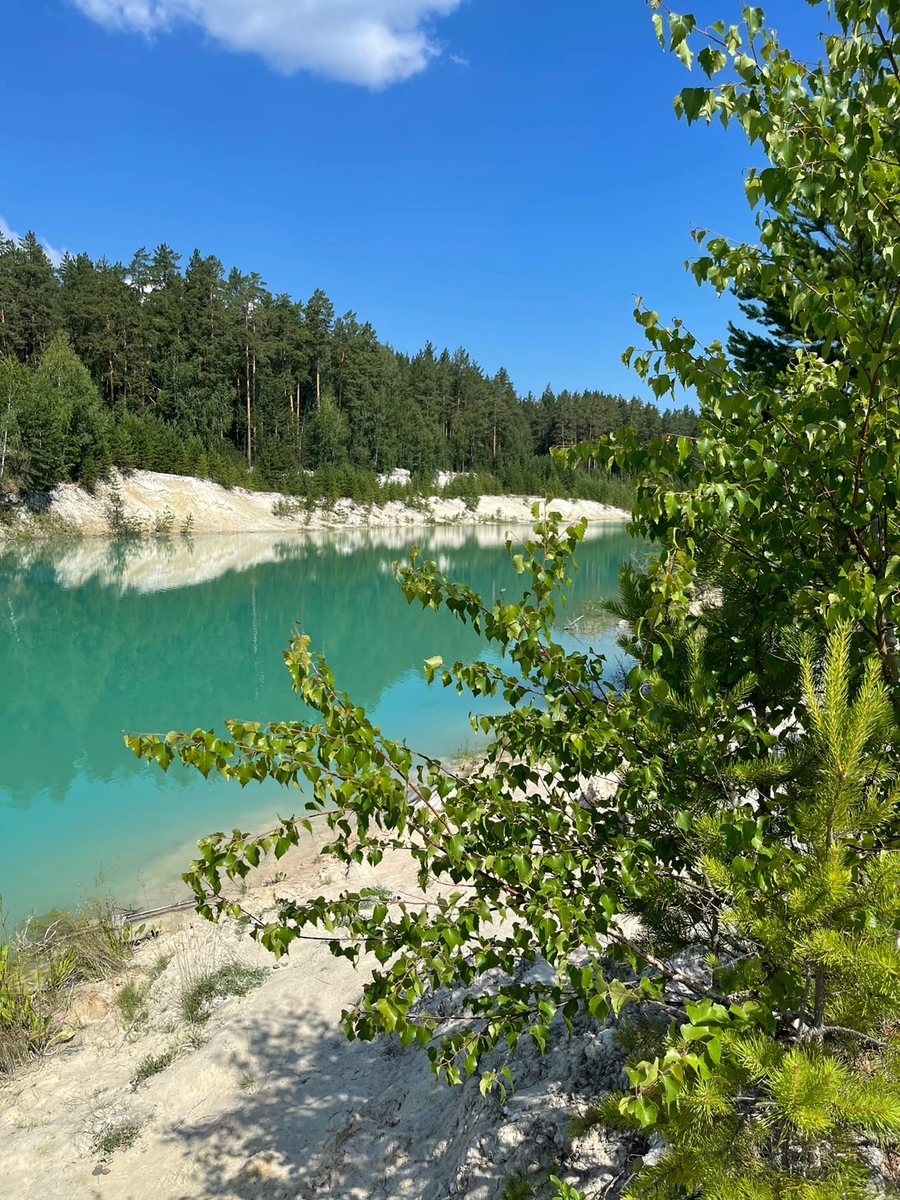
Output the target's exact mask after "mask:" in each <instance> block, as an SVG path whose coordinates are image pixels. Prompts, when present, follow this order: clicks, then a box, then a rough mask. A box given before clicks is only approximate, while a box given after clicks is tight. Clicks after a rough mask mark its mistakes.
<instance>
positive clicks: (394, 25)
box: [73, 0, 462, 88]
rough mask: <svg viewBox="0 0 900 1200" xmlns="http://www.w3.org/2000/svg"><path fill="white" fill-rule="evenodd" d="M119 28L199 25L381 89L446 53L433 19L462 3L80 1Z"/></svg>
mask: <svg viewBox="0 0 900 1200" xmlns="http://www.w3.org/2000/svg"><path fill="white" fill-rule="evenodd" d="M73 2H74V3H75V4H76V5H77V6H78V8H80V9H81V11H82V12H83V13H85V14H86V15H87V16H89V17H91V18H92V19H93V20H95V21H98V22H99V23H100V24H101V25H105V26H107V27H109V28H113V29H125V30H136V31H138V32H140V33H144V34H148V35H149V34H153V33H159V32H165V31H166V30H167V29H170V28H171V27H172V26H173V25H175V24H177V23H178V22H188V23H191V24H194V25H199V26H200V27H201V28H202V29H204V30H205V31H206V32H207V33H208V34H209V35H210V36H211V37H213V38H215V39H216V40H217V41H220V42H222V43H224V44H225V45H226V46H228V47H230V48H231V49H232V50H244V51H248V52H250V53H254V54H259V55H261V56H262V58H264V59H265V61H266V62H267V63H269V64H270V65H271V66H272V67H274V68H275V69H276V70H278V71H283V72H285V73H287V74H290V73H292V72H294V71H299V70H309V71H314V72H316V73H318V74H320V75H327V76H329V77H330V78H332V79H339V80H341V81H343V82H345V83H358V84H363V85H364V86H366V87H370V88H382V87H386V86H387V85H388V84H391V83H396V82H398V81H399V80H402V79H408V78H409V77H410V76H411V75H416V74H418V72H419V71H423V70H424V69H425V68H426V66H427V65H428V63H429V62H430V61H431V59H432V58H435V57H436V56H437V55H439V54H440V53H441V47H440V45H439V44H438V43H437V42H436V41H435V40H434V37H433V34H432V29H431V21H432V19H433V18H435V17H439V16H443V15H445V14H447V13H451V12H453V11H454V9H456V8H458V7H459V5H460V4H461V3H462V0H73Z"/></svg>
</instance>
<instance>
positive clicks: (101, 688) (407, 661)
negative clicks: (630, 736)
mask: <svg viewBox="0 0 900 1200" xmlns="http://www.w3.org/2000/svg"><path fill="white" fill-rule="evenodd" d="M505 532H506V531H505V529H504V528H502V527H494V526H453V527H446V526H444V527H429V528H422V529H410V528H402V529H397V530H346V531H329V532H328V533H305V534H296V535H288V536H285V535H281V534H278V535H275V534H242V535H234V534H228V535H216V536H205V537H194V538H191V539H189V540H184V539H181V538H173V539H171V540H164V541H143V542H127V541H118V542H106V541H102V540H93V539H90V540H84V541H81V542H67V543H38V542H33V543H28V544H21V545H7V546H3V547H0V654H2V660H0V661H2V663H3V674H2V694H0V723H2V729H3V738H2V741H0V822H2V843H0V893H2V897H3V909H4V911H5V914H6V917H7V920H9V921H11V922H13V923H15V922H18V921H19V920H21V919H23V918H24V917H25V916H26V915H27V914H28V913H29V912H30V911H36V912H38V913H43V912H46V911H48V910H49V909H51V908H53V907H55V906H66V907H68V906H73V905H75V904H77V903H78V902H79V901H80V900H83V899H85V898H87V897H89V896H91V895H95V894H97V893H100V892H102V893H104V894H110V893H111V894H113V895H115V896H116V898H117V899H118V900H119V901H121V902H122V903H130V904H134V905H136V906H138V907H150V906H152V905H154V904H157V903H160V902H165V901H167V900H169V899H171V898H172V897H173V896H174V895H175V894H176V891H178V894H179V895H180V894H181V890H180V889H181V888H182V887H183V885H179V883H178V880H179V875H180V872H181V871H182V870H183V869H185V866H186V864H187V862H188V861H189V859H190V858H191V857H192V855H193V850H194V843H195V842H196V840H197V839H198V838H199V837H202V836H204V835H205V834H207V833H209V832H211V831H212V830H214V829H230V828H232V827H233V826H234V825H241V826H242V827H244V828H248V829H254V828H259V827H261V826H262V825H263V824H265V823H266V822H267V821H269V820H271V818H272V816H273V815H274V814H275V813H276V812H278V811H279V810H280V811H281V812H282V813H283V814H285V815H287V814H289V813H290V812H292V811H294V808H295V807H296V805H297V800H298V799H299V797H298V794H297V793H296V792H285V791H284V790H283V789H280V788H278V787H277V786H276V785H273V784H263V785H261V786H255V785H251V787H250V788H247V789H246V790H241V789H240V788H239V787H238V786H237V785H235V784H228V783H226V782H225V781H223V780H221V779H210V780H208V781H205V780H203V779H202V777H201V776H200V775H199V774H197V773H196V772H192V771H188V770H187V769H186V768H183V767H181V766H180V765H178V764H176V765H173V767H172V768H171V769H170V771H169V773H168V775H163V774H162V773H161V772H160V771H159V770H157V769H156V768H153V767H151V766H150V765H149V764H147V763H144V762H139V761H138V760H137V759H135V758H134V757H133V755H132V754H131V753H130V752H129V751H128V750H126V749H125V746H124V745H123V742H122V733H123V731H129V732H151V731H153V732H165V731H167V730H169V729H193V728H196V727H197V726H202V727H204V728H210V727H213V726H220V727H221V725H222V721H223V719H224V718H226V717H237V718H243V719H252V720H262V721H267V720H282V719H302V716H303V714H304V709H303V706H302V705H301V704H300V703H299V701H298V700H297V699H296V697H295V696H294V695H293V693H292V692H291V690H290V684H289V678H288V674H287V671H286V669H285V667H284V663H283V661H282V658H281V651H282V650H283V649H284V647H285V646H286V644H287V641H288V638H289V635H290V631H291V628H292V626H293V625H294V624H295V623H296V624H297V625H299V626H300V627H301V628H302V629H303V631H304V632H306V633H308V634H309V635H310V636H311V638H312V643H313V646H314V647H315V648H317V649H320V650H322V651H324V653H325V654H326V656H327V658H328V661H329V665H330V666H331V668H332V670H333V671H334V674H335V677H336V681H337V684H338V687H340V688H341V689H343V690H345V691H348V692H349V693H350V694H351V696H352V697H353V698H354V700H356V701H357V702H358V703H361V704H364V705H365V706H366V707H367V709H368V710H369V711H370V713H371V714H372V716H373V718H374V720H376V721H377V722H378V723H379V724H381V726H382V727H383V729H384V732H385V734H386V735H387V736H390V737H396V738H406V740H407V741H408V742H409V743H410V745H412V746H416V747H418V748H420V749H422V750H425V751H427V752H428V753H431V754H437V755H452V754H453V753H455V752H457V751H459V750H461V749H464V748H466V747H474V745H475V738H474V734H473V733H472V729H471V726H470V724H469V721H468V713H469V711H470V710H471V709H472V708H473V707H474V705H473V702H472V699H471V697H466V696H462V697H460V696H458V695H457V694H456V692H455V691H454V690H452V689H446V690H445V689H444V688H441V687H439V686H438V687H430V688H429V687H428V686H427V685H426V684H425V682H424V678H423V674H422V663H423V660H424V659H426V658H429V657H431V656H432V655H435V654H441V655H443V657H444V659H445V660H448V661H455V660H456V659H464V660H469V661H470V660H472V659H474V658H475V657H477V656H478V655H479V646H480V645H481V643H480V642H479V639H478V638H477V637H476V636H475V635H474V634H473V633H472V631H471V630H469V629H467V628H464V627H463V626H461V625H460V624H459V623H458V622H456V621H455V620H454V619H453V618H452V617H450V616H449V615H448V614H446V613H443V612H441V613H434V612H430V611H429V612H423V611H422V610H421V608H420V607H419V606H418V605H416V607H414V608H413V607H410V606H408V605H407V603H406V601H405V600H404V598H403V595H402V593H401V591H400V588H399V586H398V585H397V583H396V582H395V580H394V578H393V576H392V573H391V563H392V562H393V561H394V560H395V559H397V558H404V557H405V556H406V554H407V552H408V547H409V546H410V545H411V544H412V543H414V542H415V543H417V544H419V545H420V546H421V547H422V549H423V551H424V552H425V554H426V557H429V558H433V559H435V560H436V561H437V562H438V564H439V566H440V567H441V569H442V570H443V571H445V572H446V573H447V574H449V575H451V576H452V577H454V578H456V579H459V580H460V581H462V582H465V583H467V584H469V585H470V586H471V587H474V588H475V589H476V590H478V591H480V592H481V593H482V595H483V596H484V597H485V598H486V599H488V600H493V599H494V597H496V595H497V594H498V593H499V592H500V590H501V589H504V588H506V589H508V591H509V594H510V596H515V595H516V593H517V589H518V587H519V586H520V581H519V579H518V577H517V576H516V575H515V572H514V571H513V569H512V566H511V564H510V562H509V559H508V557H507V555H506V552H505V549H504V545H503V541H504V535H505ZM527 532H528V531H527V530H521V531H519V533H520V535H521V536H527ZM633 548H634V543H633V541H632V540H631V538H630V537H629V536H628V534H627V533H626V532H625V527H624V525H619V524H612V525H602V524H596V525H593V526H591V527H590V528H589V531H588V537H587V540H586V541H585V542H584V544H583V545H582V547H581V548H580V550H579V553H578V555H577V561H578V567H579V569H578V571H577V573H576V586H575V592H574V595H573V597H572V601H571V602H570V604H569V606H568V607H567V608H566V609H564V610H563V613H562V616H561V621H562V622H563V623H568V622H571V621H572V619H573V617H575V616H577V614H578V612H579V611H580V605H582V604H583V603H584V602H585V601H593V600H596V599H598V598H599V597H602V596H610V595H613V594H615V591H616V574H617V570H618V567H619V564H620V563H621V562H622V561H623V560H624V559H626V558H627V557H628V556H629V555H630V554H631V553H632V551H633ZM576 628H582V626H577V627H576ZM560 636H561V639H562V640H563V641H565V642H567V643H571V644H573V645H574V644H575V642H576V641H577V642H578V643H579V644H580V645H582V646H583V645H585V644H591V645H593V646H594V647H595V648H596V649H597V650H599V651H601V652H605V653H607V654H609V655H612V656H615V654H616V651H615V647H614V635H613V632H612V630H611V629H609V628H606V629H602V628H601V629H600V630H598V631H597V632H596V633H595V634H594V636H593V637H590V636H586V635H581V636H580V637H576V635H575V634H573V633H570V632H566V631H565V630H563V631H562V632H561V635H560ZM479 711H481V710H479Z"/></svg>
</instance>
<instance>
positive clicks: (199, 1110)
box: [0, 834, 628, 1200]
mask: <svg viewBox="0 0 900 1200" xmlns="http://www.w3.org/2000/svg"><path fill="white" fill-rule="evenodd" d="M321 837H322V835H321V834H320V836H319V839H318V840H316V839H313V840H311V841H310V842H309V844H307V845H305V846H304V847H303V848H302V849H301V850H298V851H295V852H292V853H291V854H290V855H288V856H287V857H286V858H285V859H283V860H282V861H281V862H280V863H279V864H278V866H279V868H280V869H281V870H285V871H286V873H287V878H286V879H284V880H282V881H280V882H278V883H276V882H275V881H274V879H273V878H272V875H273V868H272V867H271V866H268V867H263V868H261V869H260V871H259V872H258V873H257V876H258V886H256V887H255V888H253V890H252V891H251V892H250V893H249V894H248V895H247V896H246V897H245V903H246V904H247V907H248V908H250V909H251V911H254V912H256V913H257V914H259V915H260V916H263V915H266V914H268V913H271V912H272V911H273V909H274V905H275V898H276V896H289V897H291V898H300V897H302V896H304V895H307V894H309V893H321V894H325V895H335V894H338V893H340V892H341V891H344V890H347V889H348V888H350V889H353V890H356V889H358V888H360V887H365V886H371V885H373V884H378V885H380V886H382V887H384V888H386V889H388V890H389V892H390V893H391V895H392V896H394V897H397V896H407V897H412V898H414V897H415V896H416V895H417V894H418V889H417V883H416V878H415V874H416V873H415V869H414V864H413V863H412V861H411V860H410V859H409V857H408V856H406V855H405V854H403V853H400V852H396V851H395V852H389V853H388V854H386V856H385V859H384V861H383V862H382V863H381V864H380V865H379V867H378V868H377V869H375V870H372V869H370V868H356V869H355V871H354V875H353V876H351V877H348V876H347V875H346V874H345V872H344V869H343V868H340V867H339V866H338V865H337V864H336V863H334V861H333V860H330V859H323V858H321V857H318V856H317V853H318V849H317V848H318V845H321V844H322V841H321ZM429 894H430V895H431V896H432V898H433V892H430V893H429ZM170 926H171V928H170V930H169V931H168V932H163V933H162V934H161V936H159V937H157V938H154V939H153V940H152V941H151V942H148V943H146V944H145V945H144V946H143V947H142V948H141V950H140V951H139V952H138V957H137V966H138V967H140V966H144V967H146V968H150V967H151V966H152V964H153V963H154V962H155V961H156V960H158V958H159V956H160V955H165V956H170V955H171V956H172V957H171V961H169V963H168V965H167V967H166V968H165V970H164V971H163V973H162V974H161V975H160V976H159V978H158V979H157V980H156V981H155V982H154V983H153V985H152V990H151V993H150V999H149V1002H148V1017H147V1020H146V1021H145V1022H143V1023H141V1024H139V1025H138V1026H136V1027H135V1028H134V1029H132V1030H131V1031H130V1033H129V1032H127V1031H126V1029H125V1028H124V1027H123V1023H122V1019H121V1016H120V1015H119V1013H118V1010H117V1007H116V1004H115V995H116V992H117V991H118V990H119V989H120V988H121V986H122V984H123V982H124V981H125V976H124V975H123V977H122V978H120V979H117V980H113V981H110V982H106V983H102V984H89V985H83V986H82V987H81V988H80V989H79V991H78V994H77V996H76V997H75V1002H74V1005H73V1008H72V1011H71V1013H70V1014H69V1017H68V1021H69V1022H70V1023H71V1024H72V1025H73V1026H74V1027H75V1028H76V1030H77V1031H76V1033H75V1036H74V1039H73V1040H72V1041H71V1042H69V1043H68V1044H66V1045H63V1046H60V1047H59V1048H58V1049H57V1050H56V1051H55V1052H54V1053H53V1054H51V1056H50V1057H48V1058H46V1059H44V1060H42V1061H41V1062H40V1063H38V1064H36V1065H35V1066H34V1067H32V1068H29V1069H27V1070H25V1071H23V1072H21V1073H20V1074H19V1075H17V1076H16V1077H14V1078H12V1079H7V1080H6V1081H5V1082H4V1083H3V1084H2V1086H0V1141H2V1145H3V1183H2V1185H0V1194H2V1195H3V1196H9V1197H10V1198H11V1200H12V1198H13V1197H15V1200H44V1198H45V1197H66V1198H69V1200H211V1198H213V1197H215V1198H225V1200H263V1198H268V1200H275V1198H281V1200H298V1198H304V1200H306V1198H309V1200H312V1198H313V1197H315V1198H318V1200H395V1198H411V1200H444V1198H445V1197H447V1198H449V1197H467V1198H468V1200H497V1198H498V1197H499V1196H500V1193H501V1191H502V1188H503V1186H504V1182H505V1181H506V1180H508V1178H509V1177H510V1174H511V1173H512V1172H513V1171H514V1170H515V1169H517V1168H518V1169H520V1170H522V1171H524V1172H525V1174H526V1175H527V1176H529V1177H532V1178H533V1177H534V1176H535V1175H536V1173H537V1172H538V1171H539V1170H540V1164H541V1163H542V1162H544V1161H546V1160H548V1159H550V1160H552V1161H554V1162H556V1163H557V1164H565V1165H564V1166H558V1167H557V1169H558V1170H559V1171H560V1172H561V1173H562V1174H563V1175H564V1176H565V1177H566V1178H567V1179H569V1180H570V1181H571V1182H572V1183H573V1184H575V1183H577V1184H578V1185H579V1186H582V1187H584V1186H586V1185H587V1186H589V1187H590V1188H591V1189H596V1191H594V1192H591V1194H598V1195H603V1194H608V1195H613V1194H614V1192H612V1191H610V1192H606V1188H607V1186H608V1185H610V1184H612V1183H613V1182H614V1180H615V1178H616V1176H617V1175H618V1174H619V1172H620V1171H621V1169H622V1167H623V1165H624V1164H625V1163H626V1161H627V1157H628V1156H627V1149H628V1148H627V1146H625V1145H624V1144H622V1143H621V1142H615V1141H613V1142H607V1141H605V1140H604V1138H603V1136H602V1135H600V1134H592V1135H589V1136H588V1137H586V1138H585V1139H582V1140H581V1141H580V1142H579V1143H578V1144H577V1145H576V1146H574V1147H573V1146H572V1144H571V1142H570V1139H569V1137H568V1135H567V1133H566V1128H565V1122H566V1117H567V1115H568V1114H569V1113H570V1112H571V1111H572V1109H573V1108H575V1107H578V1106H579V1105H581V1104H582V1103H584V1102H586V1101H587V1100H589V1099H590V1098H592V1097H595V1096H596V1095H597V1093H598V1092H600V1091H603V1090H604V1089H605V1088H608V1087H610V1086H615V1085H616V1084H617V1082H618V1079H619V1075H618V1072H619V1056H618V1053H617V1051H616V1050H615V1048H614V1046H613V1045H612V1044H611V1041H610V1031H609V1030H605V1029H603V1028H602V1027H599V1026H596V1025H591V1026H589V1027H585V1028H584V1029H583V1030H581V1031H580V1032H579V1034H578V1036H576V1037H575V1038H573V1039H572V1040H571V1041H568V1040H567V1039H566V1038H565V1037H564V1036H563V1035H562V1034H561V1032H559V1031H556V1032H555V1033H554V1036H553V1037H552V1038H551V1040H550V1043H549V1045H548V1050H547V1053H546V1055H544V1056H541V1055H539V1054H537V1052H536V1051H535V1050H534V1049H533V1048H532V1047H531V1045H530V1043H528V1044H525V1043H522V1045H521V1047H520V1050H519V1051H518V1052H517V1054H516V1056H515V1059H514V1061H513V1063H512V1064H511V1065H512V1068H513V1071H514V1074H515V1077H516V1080H517V1085H518V1086H517V1090H516V1092H515V1093H514V1094H513V1096H512V1097H511V1098H510V1099H508V1101H507V1102H506V1103H505V1104H504V1105H501V1104H500V1102H499V1101H498V1099H497V1098H496V1097H495V1096H489V1097H487V1098H483V1097H482V1096H481V1095H480V1094H479V1091H478V1086H477V1080H471V1081H470V1082H469V1083H467V1084H466V1085H464V1086H463V1087H458V1088H453V1089H448V1088H447V1087H446V1086H445V1085H443V1084H442V1083H439V1082H437V1081H436V1080H435V1078H434V1077H433V1076H432V1075H431V1073H430V1071H429V1068H428V1063H427V1060H426V1058H425V1055H424V1053H423V1052H422V1051H420V1050H417V1049H416V1048H415V1047H410V1048H408V1049H403V1048H402V1047H401V1046H400V1045H399V1043H398V1042H396V1041H395V1040H394V1039H390V1038H382V1039H379V1040H377V1041H375V1042H373V1043H359V1042H356V1043H352V1044H351V1043H348V1042H346V1041H345V1040H344V1038H343V1037H342V1035H341V1033H340V1031H339V1020H340V1013H341V1010H342V1009H344V1008H347V1007H349V1006H350V1005H352V1003H353V1002H354V1000H355V999H356V997H357V996H358V995H359V991H360V988H361V986H362V983H363V981H364V979H365V978H366V977H367V975H368V972H369V970H370V969H371V965H370V964H369V963H364V964H363V966H362V967H361V969H360V971H359V972H358V973H357V972H355V971H354V970H353V969H352V968H351V967H350V965H349V964H348V963H347V962H346V961H345V960H342V959H335V958H333V957H332V956H331V954H330V953H329V951H328V948H327V945H326V944H325V943H324V942H321V941H298V942H295V943H294V946H293V948H292V951H291V953H290V955H289V956H288V958H287V959H286V960H284V961H283V963H282V964H281V965H279V966H278V967H275V966H274V965H273V960H272V959H271V958H270V957H269V956H268V955H267V954H266V953H265V951H263V950H261V949H260V948H259V947H258V946H257V945H256V944H255V943H253V942H251V941H249V940H248V939H247V938H246V937H240V936H239V935H238V932H237V929H236V927H235V926H234V924H233V923H231V924H228V925H225V926H223V927H218V926H212V925H209V924H207V923H206V922H204V921H201V920H199V919H197V918H195V917H192V916H183V917H180V918H177V919H173V920H170ZM234 959H239V960H241V961H244V962H247V963H251V964H254V965H262V966H264V967H265V968H266V970H267V976H266V978H265V981H264V982H263V984H262V985H261V986H260V987H259V988H258V989H257V990H255V991H253V992H251V994H250V995H249V996H247V997H245V998H244V999H242V1000H237V999H234V1000H231V1001H227V1002H225V1003H224V1004H222V1005H221V1007H219V1008H217V1009H216V1010H215V1011H214V1013H213V1015H212V1017H211V1019H210V1021H209V1022H208V1024H207V1025H205V1026H203V1032H204V1035H205V1036H206V1039H207V1040H206V1042H205V1044H203V1045H201V1046H199V1047H194V1048H191V1047H190V1046H188V1045H185V1044H183V1043H184V1039H185V1036H186V1033H187V1030H186V1027H185V1025H184V1022H183V1019H182V1018H181V1016H180V1013H179V1007H178V999H179V995H180V993H181V992H182V991H183V989H184V987H185V984H186V983H190V982H192V981H194V980H196V978H197V977H198V975H199V974H201V973H202V972H204V971H208V970H210V969H212V968H214V967H215V966H217V965H219V964H221V963H223V962H225V961H233V960H234ZM132 972H133V968H132ZM179 1043H182V1049H181V1051H180V1053H179V1055H178V1057H177V1058H176V1059H175V1061H174V1062H172V1063H171V1064H170V1065H169V1066H167V1067H166V1068H165V1069H164V1070H161V1071H160V1072H159V1073H158V1074H156V1075H153V1076H152V1077H151V1078H149V1079H148V1080H147V1081H146V1082H145V1083H142V1084H140V1085H139V1086H138V1087H136V1088H133V1087H132V1084H131V1081H132V1079H133V1078H134V1074H135V1071H136V1070H137V1067H138V1065H139V1064H140V1063H141V1061H142V1060H144V1059H146V1058H147V1056H149V1055H160V1054H162V1053H164V1052H165V1051H166V1050H168V1049H169V1048H170V1047H171V1046H173V1045H176V1044H179ZM120 1122H127V1123H134V1124H137V1125H139V1126H140V1136H139V1137H138V1139H137V1141H136V1143H135V1144H134V1145H133V1146H132V1147H130V1148H128V1149H123V1150H119V1151H117V1152H115V1153H114V1154H111V1155H110V1156H109V1157H108V1158H106V1159H102V1158H101V1157H100V1156H98V1154H97V1153H96V1152H95V1151H94V1149H93V1147H92V1143H93V1141H94V1138H95V1136H96V1135H97V1133H98V1132H99V1131H100V1130H102V1129H104V1128H107V1127H109V1126H110V1125H111V1124H112V1125H115V1124H117V1123H120Z"/></svg>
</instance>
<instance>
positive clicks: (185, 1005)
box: [181, 962, 269, 1025]
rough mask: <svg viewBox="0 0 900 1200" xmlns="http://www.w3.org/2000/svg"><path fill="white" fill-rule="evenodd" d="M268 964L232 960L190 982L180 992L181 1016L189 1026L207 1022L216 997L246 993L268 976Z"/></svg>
mask: <svg viewBox="0 0 900 1200" xmlns="http://www.w3.org/2000/svg"><path fill="white" fill-rule="evenodd" d="M268 974H269V972H268V971H267V970H266V968H265V967H248V966H246V965H245V964H244V963H239V962H229V963H225V964H224V965H223V966H221V967H218V968H216V969H215V970H212V971H207V972H205V973H204V974H203V975H200V976H199V977H198V978H196V979H194V980H192V981H191V982H190V983H188V984H187V985H186V986H185V988H184V990H183V991H182V993H181V1015H182V1016H183V1017H184V1019H185V1021H187V1023H188V1024H189V1025H202V1024H203V1023H204V1022H205V1021H208V1020H209V1018H210V1015H211V1011H212V1006H213V1005H214V1004H215V1003H216V1001H217V1000H227V999H228V998H230V997H231V996H246V995H247V993H248V992H252V991H253V989H254V988H257V987H259V985H260V984H261V983H263V981H264V980H265V979H266V978H267V977H268Z"/></svg>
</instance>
